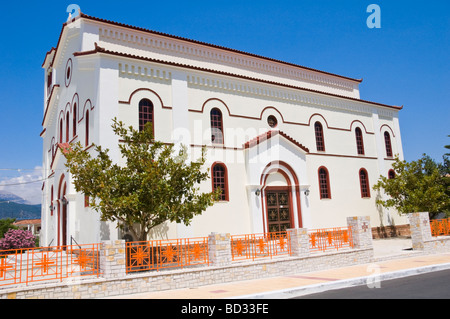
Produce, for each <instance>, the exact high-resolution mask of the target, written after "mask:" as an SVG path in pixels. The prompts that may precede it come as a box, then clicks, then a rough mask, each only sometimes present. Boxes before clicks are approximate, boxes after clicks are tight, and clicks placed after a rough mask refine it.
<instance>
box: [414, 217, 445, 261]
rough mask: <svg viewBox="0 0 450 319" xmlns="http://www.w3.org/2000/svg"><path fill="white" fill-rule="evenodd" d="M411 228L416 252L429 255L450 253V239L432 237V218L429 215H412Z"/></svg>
mask: <svg viewBox="0 0 450 319" xmlns="http://www.w3.org/2000/svg"><path fill="white" fill-rule="evenodd" d="M408 219H409V225H410V227H411V241H412V246H413V249H414V250H421V251H425V252H428V253H438V252H450V237H449V236H442V237H433V236H432V235H431V227H430V217H429V214H428V213H426V212H425V213H412V214H409V215H408Z"/></svg>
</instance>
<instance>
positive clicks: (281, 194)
mask: <svg viewBox="0 0 450 319" xmlns="http://www.w3.org/2000/svg"><path fill="white" fill-rule="evenodd" d="M291 202H292V201H291V192H290V189H289V188H288V187H272V188H271V187H268V188H267V189H266V207H267V221H268V231H269V232H270V233H272V232H280V231H286V230H287V229H290V228H293V227H292V226H293V221H292V204H291Z"/></svg>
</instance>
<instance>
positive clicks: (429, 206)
mask: <svg viewBox="0 0 450 319" xmlns="http://www.w3.org/2000/svg"><path fill="white" fill-rule="evenodd" d="M392 168H393V169H394V171H395V178H393V179H389V178H387V177H385V176H380V178H379V180H378V183H377V184H376V185H375V186H374V187H373V188H374V190H378V191H380V190H383V191H384V192H385V193H386V194H387V195H388V197H389V198H388V199H386V200H383V199H378V200H377V204H379V205H381V206H383V207H385V208H391V207H393V208H395V209H397V211H398V212H399V213H400V214H408V213H414V212H429V213H430V217H431V218H433V217H434V216H435V215H436V214H437V213H446V214H448V213H449V211H448V209H449V205H450V199H449V192H448V184H447V186H446V183H447V182H448V180H447V177H446V176H445V175H443V174H442V168H443V166H441V165H440V164H436V162H434V161H433V160H432V159H431V158H430V157H429V156H427V155H425V154H424V155H423V156H422V158H420V159H419V160H417V161H412V162H406V161H401V160H400V159H399V158H398V157H396V158H395V162H394V163H393V164H392Z"/></svg>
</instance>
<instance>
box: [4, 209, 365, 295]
mask: <svg viewBox="0 0 450 319" xmlns="http://www.w3.org/2000/svg"><path fill="white" fill-rule="evenodd" d="M348 224H349V226H352V236H353V240H354V242H355V243H356V246H355V247H354V248H353V249H350V248H347V249H343V250H339V251H332V252H315V253H311V252H310V250H309V240H308V232H307V230H306V229H291V230H288V232H289V233H290V237H291V242H290V245H291V246H290V247H291V255H290V256H283V257H273V258H272V259H270V258H264V259H259V260H256V261H247V260H246V261H239V262H233V261H232V258H231V236H230V234H217V233H213V234H211V235H210V236H209V238H208V245H209V260H210V265H209V266H198V267H190V268H185V269H176V270H164V271H160V272H156V271H153V272H145V273H135V274H126V249H125V241H120V240H119V241H106V242H103V243H102V245H101V251H100V267H101V269H100V270H101V273H102V275H101V277H100V278H91V279H83V280H82V279H80V278H75V279H70V280H65V281H63V282H56V283H48V284H33V285H29V286H22V287H16V288H3V289H0V299H30V298H39V299H94V298H103V297H110V296H118V295H122V294H135V293H144V292H154V291H162V290H170V289H180V288H195V287H199V286H203V285H211V284H219V283H226V282H233V281H241V280H252V279H258V278H267V277H274V276H284V275H292V274H296V273H304V272H310V271H318V270H325V269H332V268H337V267H344V266H349V265H356V264H361V263H368V262H371V261H372V259H373V245H372V242H371V240H372V236H371V235H370V234H371V232H370V221H369V219H368V218H367V217H352V218H349V219H348Z"/></svg>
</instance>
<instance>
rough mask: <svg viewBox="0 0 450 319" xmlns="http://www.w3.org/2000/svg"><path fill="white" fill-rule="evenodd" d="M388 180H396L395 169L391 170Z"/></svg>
mask: <svg viewBox="0 0 450 319" xmlns="http://www.w3.org/2000/svg"><path fill="white" fill-rule="evenodd" d="M388 178H389V179H394V178H395V171H394V170H393V169H390V170H389V172H388Z"/></svg>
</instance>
